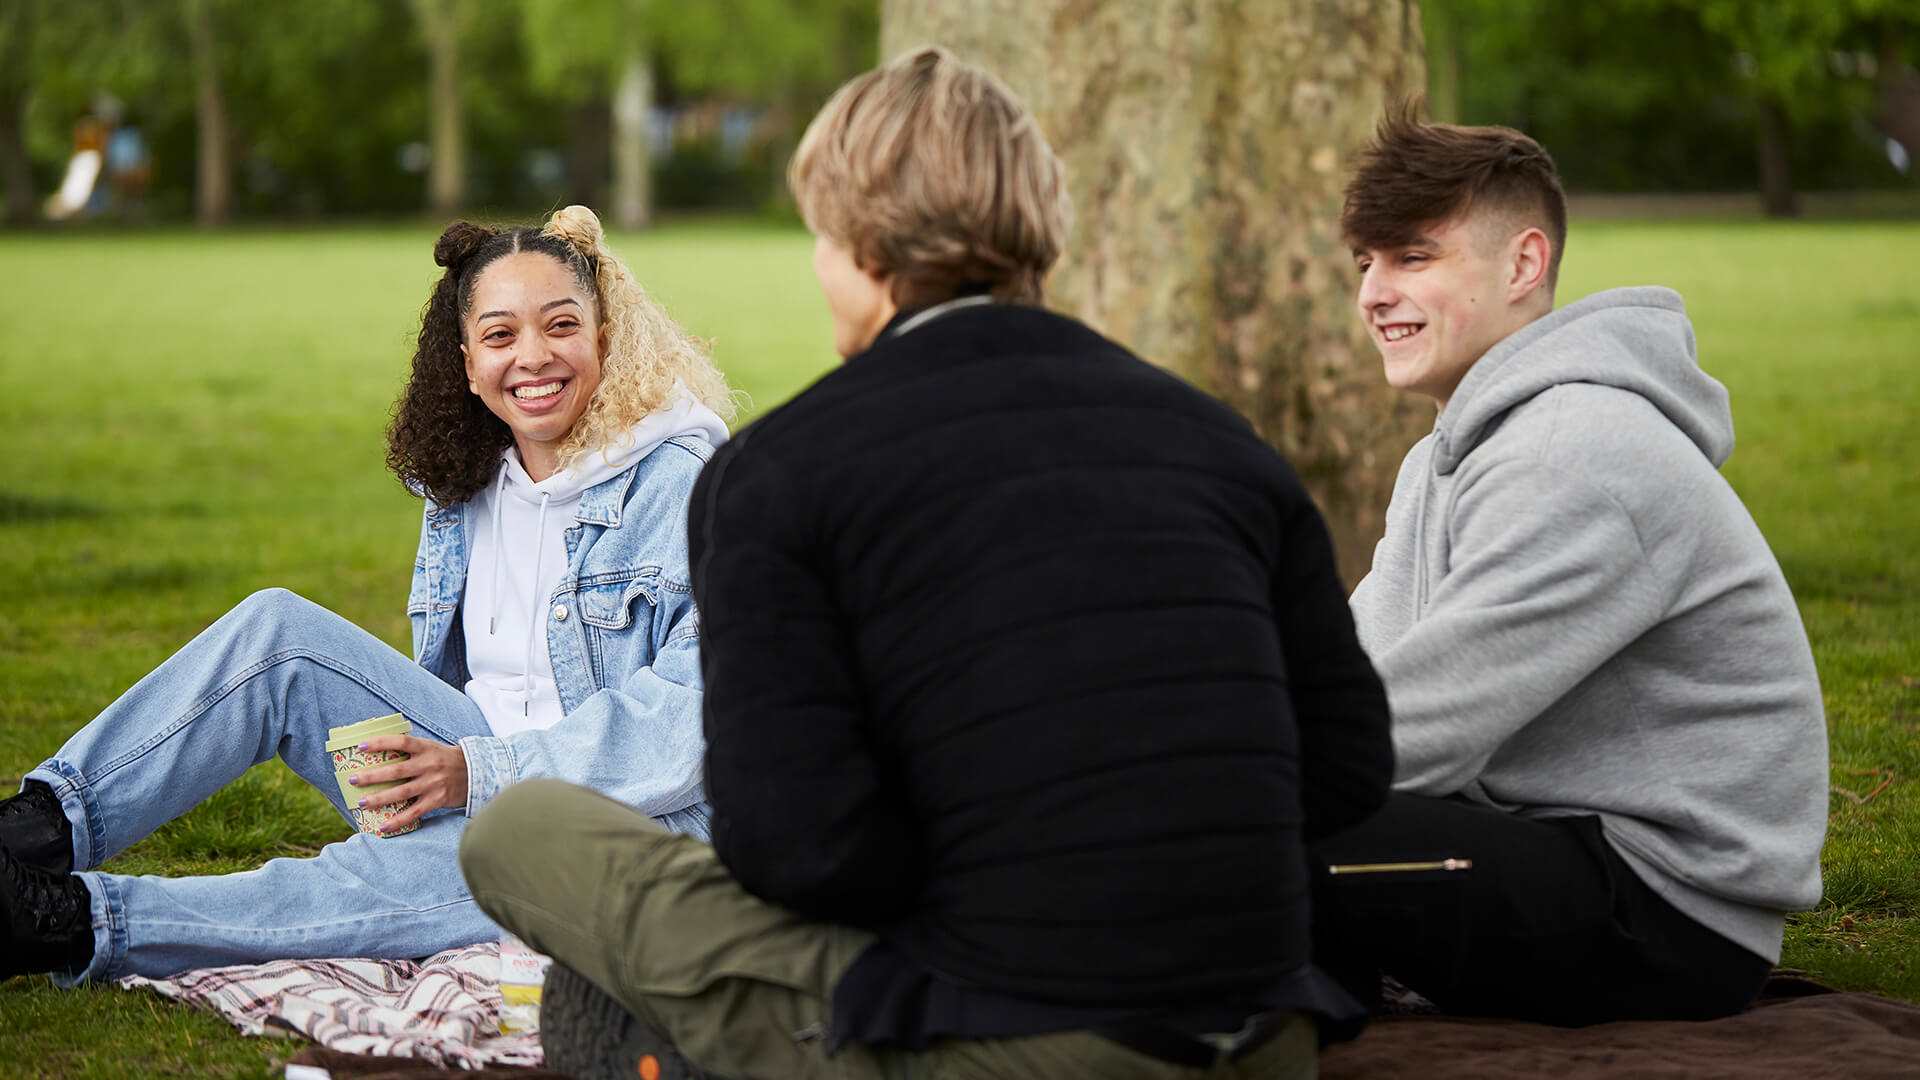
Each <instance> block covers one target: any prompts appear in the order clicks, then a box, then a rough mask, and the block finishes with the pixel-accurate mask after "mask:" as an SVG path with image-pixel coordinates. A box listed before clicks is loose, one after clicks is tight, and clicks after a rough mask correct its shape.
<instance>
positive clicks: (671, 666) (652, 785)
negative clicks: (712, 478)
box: [407, 435, 713, 839]
mask: <svg viewBox="0 0 1920 1080" xmlns="http://www.w3.org/2000/svg"><path fill="white" fill-rule="evenodd" d="M712 453H713V450H712V448H711V447H710V446H708V445H707V443H706V441H705V440H703V439H701V438H700V437H698V436H695V435H678V436H675V437H673V438H671V439H667V440H666V441H664V442H662V443H661V444H660V445H659V446H657V447H655V448H654V450H653V451H652V452H651V453H649V454H647V456H645V457H643V458H641V459H640V460H639V461H637V462H635V463H634V464H633V465H632V466H631V467H630V468H628V469H626V470H624V471H623V472H621V473H620V474H619V475H617V476H614V477H612V478H611V479H608V480H604V481H601V482H600V483H598V484H595V485H594V486H593V487H590V488H588V489H587V490H586V491H585V492H584V493H582V495H581V497H580V503H579V507H578V508H577V510H576V511H575V513H574V524H573V525H572V526H571V527H570V528H568V529H567V531H566V545H567V571H566V575H565V576H564V577H562V578H561V579H560V584H559V586H558V587H557V588H555V589H554V591H553V594H552V595H551V596H550V597H549V598H548V599H547V611H546V618H547V655H548V658H549V659H550V660H551V661H552V663H553V677H554V682H555V684H556V686H557V688H558V690H559V692H560V707H561V710H562V711H563V712H564V713H565V716H564V718H563V719H562V720H561V721H560V722H559V723H558V724H555V725H554V726H553V727H551V728H548V729H546V730H544V731H521V732H516V733H515V734H512V735H508V736H504V737H502V736H477V735H475V736H468V737H466V738H464V739H461V740H460V747H461V749H462V750H464V751H465V752H466V755H467V813H468V815H470V816H471V815H473V814H477V813H479V812H480V811H481V810H482V809H483V808H484V807H485V806H486V805H487V803H488V802H490V801H492V799H493V797H494V796H496V795H498V794H499V793H500V791H501V790H502V789H503V788H505V787H506V786H507V785H508V784H512V783H515V782H517V781H520V780H526V779H529V778H532V777H536V776H544V777H553V778H557V779H561V780H566V781H570V782H572V783H576V784H582V785H585V786H586V787H590V788H592V789H594V790H595V791H599V792H602V793H604V794H606V795H609V796H611V797H613V798H615V799H618V800H620V801H621V802H623V803H626V804H628V805H629V806H632V807H634V808H635V809H637V810H639V811H641V812H642V813H645V814H648V815H650V816H652V817H655V818H658V819H659V820H660V821H661V823H662V824H663V825H665V826H666V827H668V828H670V829H673V830H674V831H675V832H683V833H690V834H692V835H694V836H698V837H701V838H703V839H704V838H705V837H706V836H707V828H708V825H707V822H708V811H707V805H706V801H705V800H706V795H705V793H704V792H703V791H702V789H701V762H702V759H703V756H704V755H705V753H706V741H705V738H704V736H703V735H702V733H701V726H700V724H701V720H700V708H701V701H700V695H701V682H700V618H699V613H698V612H697V611H695V609H694V606H693V590H692V586H691V584H690V575H689V573H688V569H687V503H688V500H689V497H690V496H691V495H692V493H693V482H694V480H695V479H696V478H697V477H698V476H699V475H700V468H701V466H702V465H704V464H705V463H706V460H707V458H708V457H710V456H711V455H712ZM472 508H473V503H472V501H471V500H469V501H468V502H465V503H460V504H457V505H454V506H439V505H437V504H435V503H434V502H433V501H432V500H428V502H427V507H426V514H425V517H424V520H423V521H422V522H421V525H420V553H419V555H418V556H417V557H416V558H415V560H414V564H413V589H412V592H411V593H410V595H409V596H408V598H407V616H408V619H409V621H410V622H411V623H412V624H413V654H414V658H415V659H416V660H418V661H419V663H420V666H422V667H424V668H426V669H427V670H428V671H431V672H432V673H433V674H434V675H436V676H438V677H439V678H440V679H441V680H442V681H444V682H446V683H447V684H448V685H450V686H452V687H454V688H455V689H458V690H461V691H462V692H464V691H465V689H466V685H467V681H468V679H469V678H470V676H469V674H468V671H467V659H466V643H465V637H464V635H463V632H462V630H461V624H460V602H461V598H462V596H463V595H464V591H465V588H466V581H467V563H468V561H469V559H470V558H471V553H472V542H471V540H470V537H471V536H472V535H473V534H472V530H473V528H474V527H475V525H476V524H477V523H476V522H475V521H473V520H472V518H473V509H472Z"/></svg>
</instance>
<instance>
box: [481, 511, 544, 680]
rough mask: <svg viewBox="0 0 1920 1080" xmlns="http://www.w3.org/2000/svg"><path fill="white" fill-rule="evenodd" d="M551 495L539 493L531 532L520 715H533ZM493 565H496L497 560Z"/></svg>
mask: <svg viewBox="0 0 1920 1080" xmlns="http://www.w3.org/2000/svg"><path fill="white" fill-rule="evenodd" d="M551 497H552V495H551V494H550V493H548V492H545V491H543V492H541V493H540V524H539V528H537V529H536V530H535V531H534V534H533V536H534V540H533V578H532V588H533V591H532V593H531V594H530V595H529V596H528V597H527V611H528V613H529V615H530V617H529V618H528V619H527V651H526V661H525V663H524V665H523V666H522V667H521V670H522V671H525V672H526V673H527V699H526V700H525V701H523V702H521V703H520V715H522V716H532V715H533V632H534V631H535V630H536V629H538V628H539V626H540V620H541V619H544V618H546V614H547V613H546V612H545V611H543V610H541V604H540V557H541V556H542V555H544V554H546V552H545V550H544V548H545V547H546V544H547V500H548V499H549V498H551ZM494 565H495V566H498V565H499V563H498V561H496V562H495V563H494Z"/></svg>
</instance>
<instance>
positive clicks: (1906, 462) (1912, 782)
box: [0, 222, 1920, 1080]
mask: <svg viewBox="0 0 1920 1080" xmlns="http://www.w3.org/2000/svg"><path fill="white" fill-rule="evenodd" d="M431 243H432V234H431V233H430V232H428V231H425V230H413V229H399V228H393V229H360V230H326V231H306V232H244V231H242V232H234V233H228V234H221V235H216V236H202V235H198V234H193V233H143V234H135V235H128V236H117V235H112V234H77V235H54V234H49V235H33V236H18V235H5V234H0V281H4V282H5V283H6V285H5V288H4V289H3V290H0V364H3V365H4V370H5V372H6V375H7V380H6V381H7V390H8V392H7V393H6V394H5V395H4V396H0V430H4V431H5V432H6V433H7V437H6V443H5V445H6V446H7V448H8V457H9V458H10V460H11V461H12V465H11V472H9V473H8V475H7V478H6V479H5V480H4V481H0V565H4V566H5V567H6V573H5V575H4V576H0V786H4V789H5V790H6V791H9V792H10V791H11V790H13V788H14V787H15V786H16V785H17V783H18V777H19V775H20V774H21V773H23V772H25V771H26V770H27V769H28V768H31V767H32V766H33V765H34V764H36V763H38V762H39V761H40V760H41V759H42V758H44V757H45V756H46V755H48V754H49V753H51V752H52V751H54V750H55V749H56V748H58V747H59V745H60V744H61V742H62V741H63V740H64V739H65V738H66V736H67V735H68V734H69V733H70V732H72V731H73V730H74V729H76V728H78V727H79V726H80V725H81V724H83V723H84V722H85V721H86V720H87V719H88V718H90V717H91V716H92V715H93V714H94V712H96V711H97V710H98V709H99V708H100V707H101V706H103V705H105V704H106V703H107V702H108V701H110V700H112V698H113V697H114V696H115V695H116V694H118V693H119V692H120V691H121V690H123V689H125V688H126V687H127V686H129V685H131V684H132V683H133V682H134V681H135V680H137V679H138V678H139V677H140V676H141V675H143V674H144V673H145V672H147V671H148V670H150V669H151V668H152V667H154V666H155V665H156V664H158V663H159V662H160V661H161V660H163V659H165V658H166V657H167V655H168V654H169V653H170V652H171V651H172V650H173V649H175V648H177V647H178V646H179V645H180V644H182V643H183V642H185V641H186V640H187V639H188V638H190V637H191V636H192V635H193V634H195V633H196V632H198V631H199V630H200V629H201V628H202V627H204V626H206V625H207V624H208V623H209V622H211V621H212V620H213V619H215V618H216V617H218V616H219V615H220V614H221V613H222V612H224V611H225V610H227V608H229V607H230V606H232V605H233V604H234V603H235V602H237V601H238V600H240V599H241V598H242V597H244V596H246V595H247V594H248V593H250V592H252V591H254V590H256V589H260V588H263V587H266V586H272V585H281V586H286V587H288V588H292V589H294V590H296V591H298V592H300V593H302V594H304V595H306V596H308V597H310V598H312V599H314V600H316V601H318V602H319V603H321V604H324V605H326V606H328V607H330V608H332V609H333V610H335V611H338V612H340V613H341V614H343V615H345V616H346V617H347V618H349V619H352V620H353V621H355V622H357V623H359V624H360V625H361V626H364V627H366V628H368V629H369V630H371V631H373V632H374V633H375V634H378V635H379V636H380V637H382V638H384V639H385V640H387V641H388V642H390V643H392V644H394V645H395V646H396V647H399V648H401V649H403V650H404V649H405V648H406V647H407V630H406V620H405V617H404V615H403V613H402V606H403V603H404V600H405V597H406V589H407V580H408V573H409V570H410V562H409V560H410V558H411V556H412V553H413V547H414V542H415V540H416V537H417V530H418V513H419V511H418V504H417V503H416V502H415V501H414V500H413V499H411V498H410V497H408V496H407V494H406V493H405V492H404V491H402V490H401V488H400V487H399V485H398V484H397V483H395V482H394V481H393V479H392V478H391V477H390V476H388V475H387V474H386V472H385V471H384V469H383V467H382V464H381V460H382V446H381V438H380V432H381V428H382V426H383V424H384V423H385V419H386V415H387V410H388V407H389V405H390V404H391V401H392V399H393V396H394V394H395V392H396V391H397V389H398V386H399V383H400V380H401V377H402V374H403V371H404V367H405V363H406V359H407V356H408V353H409V351H410V345H411V339H412V336H413V334H414V332H415V330H416V329H417V319H418V313H419V309H420V306H421V304H422V303H423V302H424V300H425V298H426V295H427V291H428V288H429V285H430V284H431V281H432V279H433V275H434V273H435V268H434V267H433V266H432V263H431V261H430V259H429V258H428V252H429V250H430V246H431ZM618 246H619V247H620V248H621V250H622V251H623V252H625V253H626V254H627V255H628V256H629V258H630V259H631V261H632V262H633V264H634V266H635V268H636V270H637V271H638V272H639V274H640V276H641V278H642V280H643V281H645V282H647V283H648V284H649V285H650V286H651V287H653V288H654V289H655V291H656V293H657V295H659V296H660V297H661V298H662V299H663V300H664V301H665V303H666V305H667V307H668V308H669V310H671V311H673V312H674V313H675V314H676V315H677V316H678V317H679V318H680V319H682V320H683V321H684V322H685V323H687V324H688V325H689V326H691V327H692V328H693V329H694V330H695V331H696V332H697V333H699V334H701V335H703V336H705V337H707V338H709V339H711V340H712V341H713V343H714V347H715V351H716V353H717V355H718V357H719V359H720V362H721V364H722V366H723V367H724V368H725V369H726V370H727V372H728V373H729V375H730V376H731V378H732V379H733V381H734V383H735V385H736V386H738V387H740V388H741V389H743V390H745V391H746V392H747V393H748V394H749V395H751V398H752V403H753V404H752V408H751V409H750V410H749V412H750V413H751V412H755V411H759V410H761V409H764V408H765V407H767V406H770V405H772V404H776V403H778V402H779V401H781V400H783V399H785V398H786V397H787V396H789V395H790V394H791V393H793V392H794V391H795V390H797V389H798V388H799V387H801V386H802V385H804V384H805V383H806V382H808V381H809V380H810V379H811V378H813V377H814V376H815V375H816V374H818V373H819V372H821V371H823V370H825V369H826V368H827V367H828V366H829V365H830V364H831V363H832V360H833V358H832V356H831V354H830V351H829V349H828V342H829V340H830V337H829V333H828V326H827V321H826V317H825V313H824V307H823V305H822V304H821V303H820V300H819V298H818V294H817V292H816V290H815V288H814V285H813V283H812V280H811V277H810V275H809V273H808V269H807V265H808V258H807V256H808V241H807V239H806V237H805V236H804V234H802V233H800V232H798V231H794V230H789V229H780V228H772V227H763V226H758V225H746V224H732V223H725V222H708V223H700V224H683V225H674V226H669V227H665V228H662V229H660V230H658V231H656V232H653V233H650V234H648V235H646V236H645V237H643V238H631V239H629V240H628V241H627V242H625V243H622V244H620V245H618ZM1638 283H1659V284H1667V285H1672V286H1674V287H1676V288H1678V289H1680V290H1681V292H1682V293H1684V294H1685V295H1686V296H1687V298H1688V301H1689V304H1690V307H1691V310H1692V313H1693V316H1694V319H1695V326H1696V329H1697V331H1698V334H1699V339H1700V342H1701V353H1702V358H1703V361H1704V363H1705V365H1706V367H1707V369H1708V370H1709V371H1711V372H1713V373H1714V374H1715V375H1717V376H1718V377H1719V378H1720V379H1722V380H1723V381H1724V382H1726V383H1727V384H1728V386H1729V387H1730V388H1731V390H1732V392H1733V400H1734V410H1735V419H1736V421H1737V426H1738V431H1739V433H1740V442H1739V449H1738V450H1737V451H1736V452H1735V454H1734V457H1733V460H1732V461H1731V462H1730V463H1729V464H1728V466H1727V474H1728V475H1729V477H1730V478H1731V480H1732V481H1733V483H1734V485H1735V486H1736V487H1737V488H1738V489H1739V491H1740V492H1741V494H1742V495H1743V496H1744V497H1745V499H1746V500H1747V504H1748V506H1749V507H1750V508H1751V509H1752V511H1753V514H1754V517H1755V518H1756V519H1758V521H1759V522H1760V525H1761V527H1762V529H1764V530H1765V532H1766V534H1767V537H1768V539H1769V540H1770V541H1771V542H1772V544H1773V546H1774V550H1775V551H1776V552H1777V553H1778V555H1779V557H1780V561H1781V563H1782V565H1783V566H1784V567H1785V568H1786V572H1787V576H1788V578H1789V579H1790V580H1791V581H1792V583H1793V586H1794V590H1795V593H1796V595H1797V596H1798V597H1799V600H1800V605H1801V610H1802V613H1803V615H1804V617H1805V619H1806V623H1807V628H1808V631H1809V633H1810V634H1811V636H1812V638H1813V642H1814V650H1815V653H1816V655H1817V657H1818V659H1819V663H1820V671H1821V676H1822V679H1823V683H1824V686H1825V691H1826V699H1827V710H1828V716H1829V720H1830V724H1831V728H1832V738H1833V751H1834V753H1833V758H1834V771H1833V782H1834V784H1835V785H1836V789H1842V788H1843V789H1846V791H1847V792H1851V793H1852V795H1851V796H1849V795H1848V794H1846V793H1841V792H1839V791H1838V790H1836V794H1835V795H1834V797H1833V800H1832V819H1831V820H1832V824H1831V829H1830V833H1829V839H1828V844H1827V850H1826V880H1827V901H1826V903H1825V905H1823V907H1822V908H1821V909H1820V910H1819V911H1817V912H1815V913H1813V914H1811V915H1809V916H1805V917H1803V918H1801V919H1799V920H1798V921H1797V922H1796V923H1795V924H1794V925H1793V927H1792V928H1791V929H1790V930H1789V933H1788V943H1787V957H1786V962H1787V963H1789V964H1792V965H1796V966H1800V967H1805V968H1808V969H1811V970H1812V971H1813V972H1815V973H1816V974H1818V975H1819V976H1821V977H1823V978H1826V979H1829V980H1831V981H1833V982H1836V983H1839V984H1841V985H1844V986H1848V987H1854V988H1865V989H1875V990H1879V991H1882V992H1886V993H1891V994H1896V995H1899V996H1902V997H1906V998H1909V999H1913V1000H1920V874H1916V872H1915V868H1916V867H1917V866H1920V545H1917V544H1916V542H1915V537H1916V536H1920V446H1916V445H1915V444H1914V443H1913V442H1912V440H1911V431H1912V427H1913V424H1914V419H1915V417H1916V416H1920V383H1916V380H1915V374H1916V372H1915V366H1914V363H1913V361H1914V359H1915V357H1916V356H1920V348H1916V346H1915V344H1914V343H1915V341H1916V340H1920V223H1903V224H1884V223H1876V224H1871V225H1847V224H1831V223H1829V224H1759V223H1685V222H1682V223H1660V224H1631V223H1606V224H1595V225H1589V226H1585V227H1576V229H1575V233H1574V237H1573V241H1572V246H1571V253H1570V255H1569V258H1568V261H1567V264H1566V268H1565V271H1564V280H1563V282H1562V286H1561V292H1562V297H1563V299H1569V300H1570V299H1573V298H1576V297H1578V296H1581V295H1584V294H1586V293H1588V292H1591V291H1593V290H1595V289H1599V288H1605V287H1608V286H1613V285H1621V284H1638ZM1888 779H1890V782H1889V783H1884V784H1883V782H1882V781H1883V780H1888ZM1870 793H1873V794H1872V797H1871V798H1870V799H1869V798H1867V796H1868V795H1869V794H1870ZM1862 799H1864V800H1865V801H1864V803H1862V802H1860V801H1858V800H1862ZM345 832H346V830H345V827H344V826H343V825H342V824H341V823H340V822H339V820H338V819H337V818H336V817H335V815H334V814H333V812H332V811H331V809H330V808H329V806H328V804H327V803H326V801H325V800H324V799H322V798H321V797H320V796H319V795H317V794H315V793H313V792H311V791H308V790H307V789H306V788H305V787H304V786H303V785H302V784H301V783H300V782H299V781H298V780H297V779H296V778H294V777H293V776H292V774H291V773H288V772H287V771H286V770H284V769H282V768H281V767H280V766H279V765H278V764H277V763H275V764H270V765H267V766H263V767H261V768H259V769H255V770H254V771H253V772H252V773H250V774H249V775H248V776H246V777H245V778H244V779H242V780H241V781H240V782H239V783H237V784H235V785H233V786H231V787H230V788H229V789H228V790H227V791H226V792H224V793H222V795H221V796H219V797H217V798H215V799H214V800H212V801H211V802H209V803H207V804H206V805H204V806H203V807H201V808H200V809H198V810H196V811H194V812H193V813H191V814H189V815H188V816H187V817H185V818H183V819H181V820H180V821H178V822H175V823H173V824H172V825H169V826H167V827H165V828H163V829H162V830H160V832H158V833H157V834H156V835H155V836H153V837H152V838H150V839H149V840H147V841H145V842H143V843H141V844H139V845H137V846H136V847H134V848H133V849H132V850H131V851H129V852H127V853H125V854H124V855H122V856H120V857H119V858H117V859H116V860H114V862H113V863H111V864H109V867H108V868H109V869H112V870H116V871H121V872H158V873H169V874H182V873H204V872H219V871H227V870H234V869H241V868H246V867H251V866H255V865H258V864H259V863H260V862H261V861H263V860H264V859H266V858H268V857H271V856H274V855H279V854H289V853H300V852H305V851H310V850H312V849H313V848H315V847H316V846H318V845H320V844H323V843H325V842H327V841H328V840H330V839H333V838H336V837H339V836H342V835H344V834H345ZM291 1052H292V1051H291V1049H290V1048H289V1046H288V1044H284V1043H279V1042H274V1041H268V1040H248V1039H241V1038H238V1037H237V1036H234V1035H233V1034H231V1033H230V1031H229V1030H228V1028H227V1027H226V1026H225V1024H224V1023H222V1022H221V1021H218V1020H216V1019H213V1018H211V1017H208V1016H204V1015H200V1014H197V1013H194V1012H192V1011H190V1010H187V1009H183V1008H179V1007H176V1006H173V1005H170V1004H167V1003H164V1002H161V1001H159V1000H158V999H156V998H154V997H152V996H150V995H145V994H131V993H125V992H121V991H115V990H104V991H102V990H88V991H83V992H76V993H58V992H55V991H54V990H52V989H51V988H49V987H48V985H47V984H46V982H45V981H44V980H41V979H32V980H28V979H16V980H12V981H8V982H5V983H0V1080H3V1078H6V1077H15V1076H19V1077H29V1076H35V1077H38V1076H67V1075H71V1076H101V1077H117V1076H125V1075H128V1074H130V1073H135V1072H138V1073H142V1074H147V1075H191V1076H260V1075H269V1074H272V1073H274V1072H275V1071H276V1063H277V1062H278V1061H280V1060H283V1059H284V1058H285V1057H286V1056H287V1055H289V1054H290V1053H291Z"/></svg>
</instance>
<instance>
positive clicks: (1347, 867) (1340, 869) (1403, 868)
mask: <svg viewBox="0 0 1920 1080" xmlns="http://www.w3.org/2000/svg"><path fill="white" fill-rule="evenodd" d="M1471 869H1473V860H1472V859H1436V860H1434V861H1432V862H1374V863H1335V864H1333V865H1332V866H1329V867H1327V873H1329V874H1397V873H1402V872H1411V871H1418V870H1471Z"/></svg>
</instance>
